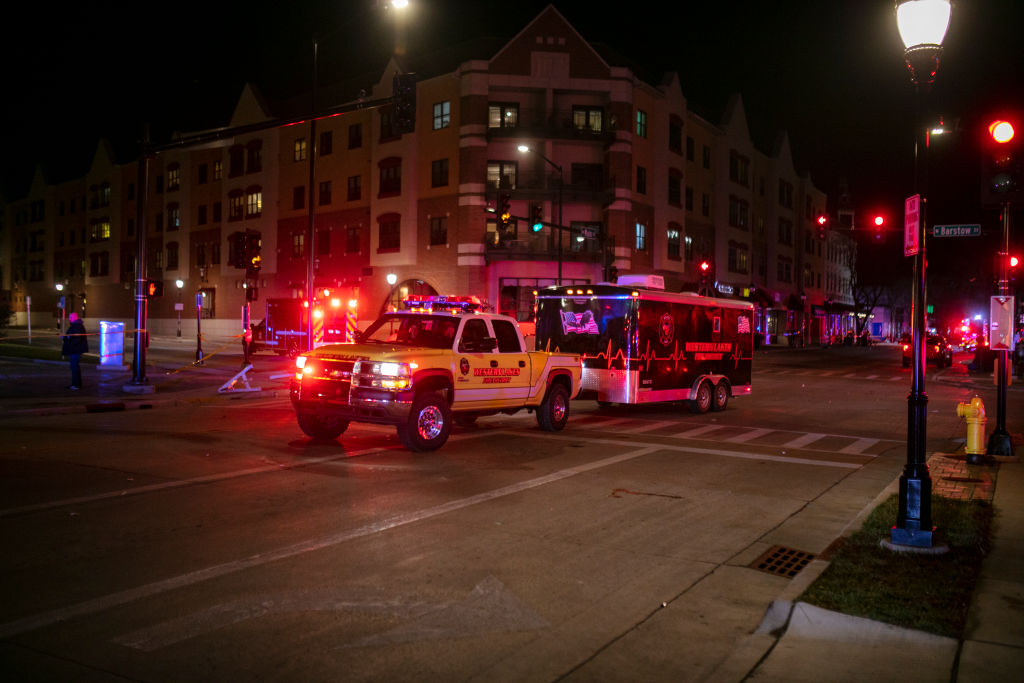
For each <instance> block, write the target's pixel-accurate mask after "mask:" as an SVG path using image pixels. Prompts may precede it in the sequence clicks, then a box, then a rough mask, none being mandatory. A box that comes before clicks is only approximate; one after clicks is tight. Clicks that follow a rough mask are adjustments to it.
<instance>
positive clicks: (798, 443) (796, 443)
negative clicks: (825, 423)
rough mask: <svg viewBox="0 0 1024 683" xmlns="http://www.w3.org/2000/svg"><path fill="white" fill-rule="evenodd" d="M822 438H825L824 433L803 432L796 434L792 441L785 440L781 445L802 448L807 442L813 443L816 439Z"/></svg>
mask: <svg viewBox="0 0 1024 683" xmlns="http://www.w3.org/2000/svg"><path fill="white" fill-rule="evenodd" d="M824 438H825V435H824V434H804V435H803V436H798V437H797V438H795V439H793V440H792V441H787V442H786V443H784V444H782V447H783V448H803V447H804V446H807V445H808V444H811V443H814V442H815V441H817V440H818V439H824Z"/></svg>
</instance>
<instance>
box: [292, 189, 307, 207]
mask: <svg viewBox="0 0 1024 683" xmlns="http://www.w3.org/2000/svg"><path fill="white" fill-rule="evenodd" d="M292 208H293V209H304V208H306V188H305V186H303V185H299V186H298V187H295V188H292Z"/></svg>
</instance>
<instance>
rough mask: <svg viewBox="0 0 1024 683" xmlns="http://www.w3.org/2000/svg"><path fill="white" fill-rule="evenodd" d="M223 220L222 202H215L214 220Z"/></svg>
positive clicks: (217, 221) (216, 221)
mask: <svg viewBox="0 0 1024 683" xmlns="http://www.w3.org/2000/svg"><path fill="white" fill-rule="evenodd" d="M220 220H221V208H220V202H214V203H213V222H214V223H220Z"/></svg>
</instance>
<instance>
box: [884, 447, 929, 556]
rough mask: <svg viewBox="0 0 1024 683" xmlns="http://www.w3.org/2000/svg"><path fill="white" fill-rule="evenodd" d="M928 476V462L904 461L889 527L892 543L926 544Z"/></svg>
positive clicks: (918, 546) (927, 544)
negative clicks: (895, 514)
mask: <svg viewBox="0 0 1024 683" xmlns="http://www.w3.org/2000/svg"><path fill="white" fill-rule="evenodd" d="M931 511H932V480H931V477H930V476H929V475H928V466H927V465H920V466H912V465H909V464H908V465H907V466H906V467H905V468H904V470H903V474H902V475H901V476H900V492H899V511H898V513H897V517H896V525H895V526H893V527H892V533H891V537H890V538H891V540H892V543H893V544H894V545H907V546H913V547H916V548H930V547H931V546H932V540H933V539H932V537H933V533H934V531H935V527H933V526H932V514H931Z"/></svg>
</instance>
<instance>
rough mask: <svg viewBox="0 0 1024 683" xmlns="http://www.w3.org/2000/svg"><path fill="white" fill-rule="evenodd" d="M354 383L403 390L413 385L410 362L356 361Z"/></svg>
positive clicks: (362, 385) (354, 384) (353, 372)
mask: <svg viewBox="0 0 1024 683" xmlns="http://www.w3.org/2000/svg"><path fill="white" fill-rule="evenodd" d="M352 385H353V386H360V387H372V388H375V389H389V390H391V391H401V390H403V389H408V388H409V387H411V386H412V372H411V368H410V367H409V364H408V363H376V362H373V361H366V360H360V361H356V363H355V365H354V366H353V368H352Z"/></svg>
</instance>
